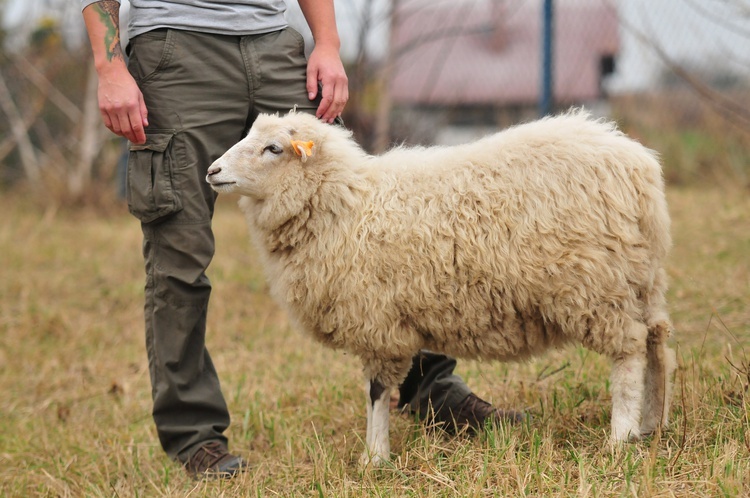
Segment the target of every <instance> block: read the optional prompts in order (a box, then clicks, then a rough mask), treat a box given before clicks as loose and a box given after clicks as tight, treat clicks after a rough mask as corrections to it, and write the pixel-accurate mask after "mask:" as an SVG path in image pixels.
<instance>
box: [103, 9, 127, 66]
mask: <svg viewBox="0 0 750 498" xmlns="http://www.w3.org/2000/svg"><path fill="white" fill-rule="evenodd" d="M96 6H97V7H98V9H97V12H98V13H99V19H101V21H102V24H103V25H104V28H105V34H104V48H105V50H106V54H107V60H108V61H112V59H120V60H125V58H124V57H123V55H122V47H120V4H119V3H118V2H115V1H114V0H102V1H101V2H98V3H97V5H96Z"/></svg>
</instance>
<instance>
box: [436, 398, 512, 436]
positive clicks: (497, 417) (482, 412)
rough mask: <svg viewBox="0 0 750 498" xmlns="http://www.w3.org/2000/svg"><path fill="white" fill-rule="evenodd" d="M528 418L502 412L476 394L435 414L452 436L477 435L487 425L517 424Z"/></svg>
mask: <svg viewBox="0 0 750 498" xmlns="http://www.w3.org/2000/svg"><path fill="white" fill-rule="evenodd" d="M526 418H527V415H526V414H525V413H524V412H518V411H513V410H507V411H506V410H500V409H498V408H495V407H494V406H492V405H491V404H490V403H488V402H486V401H485V400H483V399H482V398H480V397H479V396H477V395H476V394H473V393H471V394H469V395H468V396H466V398H464V400H463V401H461V402H460V403H458V404H457V405H455V406H443V407H442V408H441V409H440V410H438V411H437V412H436V413H435V422H438V423H439V424H440V426H441V427H442V429H443V430H445V431H446V432H448V433H450V434H456V433H458V432H460V431H462V430H468V431H469V432H471V433H476V432H477V431H479V430H482V429H483V428H484V427H485V425H486V424H487V423H496V424H497V423H500V422H505V423H511V424H517V423H520V422H523V421H524V420H525V419H526Z"/></svg>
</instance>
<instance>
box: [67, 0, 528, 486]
mask: <svg viewBox="0 0 750 498" xmlns="http://www.w3.org/2000/svg"><path fill="white" fill-rule="evenodd" d="M299 4H300V7H301V10H302V13H303V14H304V16H305V20H306V21H307V23H308V25H309V27H310V30H311V32H312V35H313V39H314V42H315V45H314V48H313V50H312V52H311V53H310V56H309V59H306V57H305V49H304V40H303V38H302V37H301V36H300V34H299V33H297V32H296V31H295V30H293V29H292V28H290V27H289V26H288V25H287V23H286V20H285V18H284V11H285V8H286V6H285V3H284V0H233V1H232V2H223V1H212V0H131V2H130V19H129V22H128V34H129V39H130V41H129V44H128V48H127V52H128V57H127V59H128V60H127V62H126V61H125V59H126V58H125V56H124V54H123V52H122V48H121V45H120V32H119V27H118V26H119V7H120V4H119V2H118V1H117V0H82V13H83V18H84V22H85V25H86V29H87V32H88V35H89V41H90V43H91V48H92V51H93V54H94V64H95V67H96V71H97V74H98V77H99V88H98V99H99V108H100V112H101V115H102V119H103V121H104V124H105V126H106V127H107V128H109V129H110V130H111V131H112V132H113V133H115V134H117V135H120V136H123V137H125V138H127V139H128V140H129V142H130V145H129V151H130V153H129V158H128V171H127V183H126V198H127V201H128V209H129V210H130V212H131V213H132V214H133V215H134V216H135V217H136V218H138V220H140V222H141V228H142V231H143V256H144V262H145V271H146V284H145V306H144V311H145V325H146V351H147V355H148V360H149V374H150V378H151V385H152V397H153V418H154V422H155V424H156V428H157V433H158V435H159V440H160V443H161V445H162V447H163V449H164V450H165V452H166V453H167V455H168V456H169V457H170V458H172V459H174V460H177V461H179V462H181V463H182V464H183V466H184V467H185V469H186V470H187V472H188V473H189V474H191V475H194V476H219V477H231V476H233V475H235V474H236V473H237V472H240V471H243V470H245V469H246V468H247V465H246V463H245V461H244V460H243V459H242V458H241V457H240V456H237V455H234V454H232V453H230V452H229V448H228V441H227V438H226V436H225V435H224V431H225V430H226V428H227V427H228V426H229V422H230V418H229V411H228V409H227V405H226V402H225V400H224V397H223V395H222V392H221V387H220V383H219V377H218V374H217V372H216V370H215V369H214V366H213V363H212V361H211V357H210V355H209V353H208V350H207V349H206V345H205V335H206V314H207V310H208V302H209V296H210V292H211V283H210V281H209V279H208V277H207V276H206V269H207V268H208V266H209V264H210V262H211V259H212V257H213V255H214V235H213V231H212V228H211V219H212V216H213V212H214V204H215V201H216V197H217V194H216V193H215V192H214V191H213V190H212V189H211V188H210V186H209V185H208V183H206V182H205V180H204V178H205V176H206V172H207V169H208V167H209V166H210V165H211V163H213V161H214V160H216V159H217V158H218V157H220V156H221V155H222V154H223V153H224V152H225V151H226V150H228V149H229V148H230V147H231V146H232V145H234V144H235V143H236V142H238V141H239V140H240V139H242V138H243V137H244V135H245V134H246V133H247V131H248V130H249V128H250V126H251V125H252V123H253V121H254V120H255V118H256V117H257V116H258V114H260V113H276V112H282V113H283V112H287V111H289V110H291V109H294V108H296V109H297V111H299V112H309V113H311V114H315V115H316V116H317V117H318V118H319V119H321V120H323V121H325V122H328V123H334V122H337V123H341V118H340V116H341V112H342V111H343V109H344V106H345V105H346V102H347V100H348V98H349V91H348V80H347V76H346V72H345V70H344V66H343V64H342V62H341V58H340V56H339V49H340V40H339V35H338V31H337V28H336V20H335V12H334V5H333V0H299ZM454 367H455V360H453V359H451V358H448V357H445V356H443V355H437V354H433V353H429V352H424V353H422V354H420V355H419V356H418V357H417V358H415V360H414V367H413V369H412V372H411V373H410V375H409V378H408V379H407V382H405V383H404V386H402V389H401V399H400V401H399V406H402V407H407V406H408V407H410V409H411V410H413V411H415V412H418V413H419V414H420V417H421V418H423V419H426V420H431V421H439V422H442V423H445V424H446V427H447V428H448V429H449V430H451V428H453V429H458V428H459V426H460V425H468V426H470V427H472V428H479V427H480V426H481V425H483V424H484V421H485V419H486V418H493V419H498V418H511V419H513V418H515V414H512V413H511V412H508V413H503V412H500V411H498V410H495V409H494V408H493V407H492V406H491V405H489V403H486V402H484V401H483V400H481V399H479V398H477V397H476V396H475V395H473V394H472V393H471V391H470V390H469V388H468V387H467V386H466V385H465V384H464V383H463V381H462V380H461V379H460V377H458V376H456V375H455V374H453V368H454Z"/></svg>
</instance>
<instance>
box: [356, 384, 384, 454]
mask: <svg viewBox="0 0 750 498" xmlns="http://www.w3.org/2000/svg"><path fill="white" fill-rule="evenodd" d="M367 387H368V389H367V390H368V392H369V395H370V396H369V398H370V399H369V402H368V403H367V437H366V444H367V447H366V448H365V452H364V453H363V454H362V457H361V458H360V464H362V466H366V465H368V464H369V465H372V466H375V467H377V466H379V465H380V464H382V463H384V462H387V461H388V460H389V459H390V455H391V443H390V440H389V428H388V426H389V413H388V412H389V405H390V398H391V389H390V388H387V387H385V386H383V385H382V384H381V383H380V382H378V381H377V379H371V380H370V381H369V382H368V386H367Z"/></svg>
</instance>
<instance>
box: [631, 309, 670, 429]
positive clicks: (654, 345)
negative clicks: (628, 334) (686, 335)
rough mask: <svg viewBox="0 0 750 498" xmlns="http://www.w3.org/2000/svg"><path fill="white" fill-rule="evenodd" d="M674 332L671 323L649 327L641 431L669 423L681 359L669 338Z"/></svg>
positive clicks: (660, 323) (663, 426)
mask: <svg viewBox="0 0 750 498" xmlns="http://www.w3.org/2000/svg"><path fill="white" fill-rule="evenodd" d="M670 333H671V325H670V324H669V323H668V322H659V323H658V324H656V325H654V326H653V327H649V328H648V339H647V342H646V362H647V363H646V365H647V366H646V376H645V379H644V380H645V382H644V398H643V411H642V418H641V428H640V432H641V434H642V435H646V434H651V433H653V432H654V431H656V430H657V428H658V427H662V428H666V427H667V426H668V425H669V407H670V403H671V400H672V377H673V375H674V371H675V369H676V367H677V358H676V355H675V353H674V350H672V349H671V348H670V347H669V346H667V338H668V337H669V335H670Z"/></svg>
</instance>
